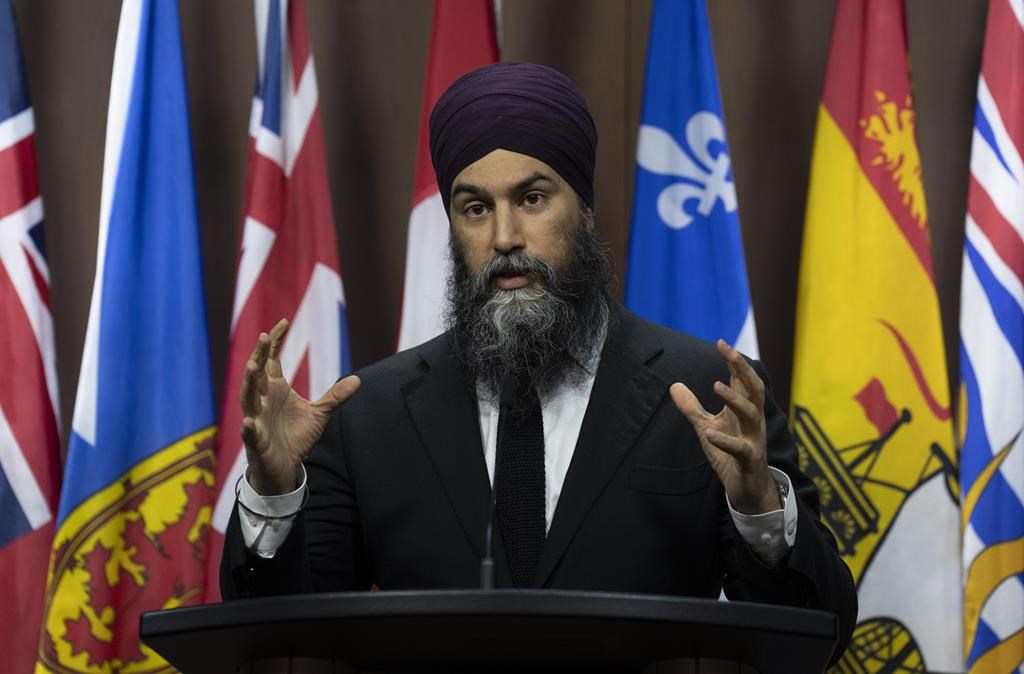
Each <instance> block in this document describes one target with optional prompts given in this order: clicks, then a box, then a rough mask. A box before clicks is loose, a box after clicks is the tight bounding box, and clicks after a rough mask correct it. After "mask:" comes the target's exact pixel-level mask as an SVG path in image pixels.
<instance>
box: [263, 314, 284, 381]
mask: <svg viewBox="0 0 1024 674" xmlns="http://www.w3.org/2000/svg"><path fill="white" fill-rule="evenodd" d="M287 334H288V319H287V318H282V319H281V320H279V321H278V322H277V325H275V326H274V327H273V328H272V329H271V330H270V335H269V336H268V339H269V341H270V349H269V353H268V357H267V374H269V375H270V376H271V377H281V376H283V375H282V373H281V344H282V343H283V342H284V337H285V335H287Z"/></svg>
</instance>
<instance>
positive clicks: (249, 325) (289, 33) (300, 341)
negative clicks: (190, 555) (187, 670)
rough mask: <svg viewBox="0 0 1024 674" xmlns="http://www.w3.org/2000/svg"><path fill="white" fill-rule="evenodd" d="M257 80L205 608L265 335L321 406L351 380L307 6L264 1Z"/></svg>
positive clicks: (259, 11) (300, 388) (259, 2)
mask: <svg viewBox="0 0 1024 674" xmlns="http://www.w3.org/2000/svg"><path fill="white" fill-rule="evenodd" d="M255 6H256V42H257V46H258V48H259V79H258V82H257V91H256V95H255V97H254V98H253V103H252V113H251V115H250V118H249V133H250V136H251V139H250V143H249V166H248V169H247V174H246V182H245V197H244V198H245V215H244V217H243V223H242V237H241V247H240V251H239V256H238V271H237V280H236V282H235V302H234V308H233V310H232V315H231V346H230V352H229V355H228V368H227V375H226V379H225V382H224V388H225V393H224V402H223V409H222V412H221V417H220V419H221V422H220V428H221V429H222V433H223V434H222V436H221V442H220V449H219V456H218V467H217V489H218V490H219V491H218V496H217V503H216V506H215V509H214V513H213V529H214V532H213V537H212V540H211V547H210V550H211V554H210V560H211V564H210V568H209V573H208V575H207V594H206V598H207V600H208V601H215V600H216V599H217V598H218V597H220V591H219V574H218V568H217V567H218V564H217V562H218V560H219V559H220V553H221V549H222V547H223V543H224V529H225V528H226V527H227V523H228V518H229V517H230V515H231V510H232V508H233V507H234V501H235V483H236V482H237V480H238V478H239V476H240V475H241V474H242V471H243V470H244V468H245V465H246V464H245V452H244V451H243V448H242V441H241V439H240V437H239V434H238V430H239V429H240V428H241V424H242V412H241V409H240V408H239V405H238V396H239V388H240V386H241V382H242V373H243V370H244V368H245V363H246V361H247V360H248V358H249V354H250V353H252V349H253V346H254V345H255V344H256V339H257V337H258V336H259V333H260V332H261V331H267V330H269V329H270V328H271V327H272V326H273V325H274V324H275V323H276V322H277V321H278V320H279V319H281V318H287V319H288V320H289V322H290V323H291V329H290V330H289V332H288V336H287V338H286V339H285V341H284V344H283V346H282V349H281V366H282V369H283V371H284V376H285V377H286V378H287V379H288V381H289V382H291V385H292V387H293V388H294V389H295V390H296V391H297V392H298V393H299V394H301V395H303V396H305V397H307V398H312V399H314V400H315V399H316V398H318V397H320V396H321V395H322V394H323V393H324V392H325V391H326V390H327V389H328V388H330V386H331V385H332V384H333V383H334V382H335V381H336V380H337V379H338V377H339V376H341V375H342V373H344V372H348V371H349V370H350V369H351V366H350V358H349V342H348V329H347V323H346V319H345V293H344V289H343V286H342V282H341V272H340V267H339V264H338V245H337V241H336V239H335V233H334V215H333V213H332V210H331V196H330V192H329V190H328V181H327V162H326V159H325V156H324V139H323V127H322V125H321V121H320V106H319V95H318V93H317V81H316V69H315V68H314V66H313V53H312V51H311V49H310V42H309V32H308V29H307V26H306V12H305V8H304V6H303V1H302V0H291V1H290V2H289V0H255Z"/></svg>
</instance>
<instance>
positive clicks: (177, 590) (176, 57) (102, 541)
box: [36, 0, 216, 674]
mask: <svg viewBox="0 0 1024 674" xmlns="http://www.w3.org/2000/svg"><path fill="white" fill-rule="evenodd" d="M202 269H203V268H202V261H201V259H200V246H199V225H198V217H197V213H196V199H195V187H194V179H193V171H192V144H191V138H190V132H189V108H188V100H187V97H186V84H185V70H184V62H183V60H182V51H181V34H180V29H179V26H178V4H177V3H176V2H173V1H169V0H125V1H124V2H123V3H122V5H121V18H120V23H119V25H118V30H117V43H116V45H115V48H114V64H113V71H112V76H111V84H110V102H109V108H108V112H107V135H106V141H105V150H104V158H103V175H102V192H101V196H100V223H99V237H98V244H97V253H96V278H95V282H94V285H93V292H92V302H91V305H90V308H89V322H88V325H87V327H86V336H85V347H84V349H83V353H82V368H81V373H80V375H79V379H78V393H77V396H76V398H75V412H74V416H73V419H72V424H71V431H72V432H71V438H70V443H69V446H68V454H67V464H66V473H65V474H66V476H67V479H65V480H64V484H63V487H62V490H61V497H60V509H59V511H58V514H57V532H56V535H55V537H54V539H53V552H52V554H51V557H50V567H49V578H48V586H47V595H46V605H45V614H44V623H43V629H42V634H41V637H40V640H39V661H38V664H37V666H36V671H37V672H60V673H61V674H68V673H71V672H76V673H77V672H81V673H90V674H91V673H99V672H115V671H116V672H156V671H167V669H166V668H167V664H166V663H165V662H164V661H163V660H162V659H161V658H160V657H159V656H158V655H157V654H156V653H154V652H153V651H152V650H150V649H149V648H148V647H146V646H144V645H142V644H141V643H140V642H139V635H138V630H139V616H140V615H141V614H142V613H143V612H144V611H151V610H155V609H162V608H172V607H178V606H186V605H191V604H199V603H201V602H202V598H203V584H204V581H205V575H206V559H207V542H208V539H209V531H210V528H209V519H210V512H211V510H212V501H213V479H214V453H213V441H214V434H215V431H216V428H215V426H214V411H213V394H212V391H211V387H210V363H209V353H208V344H207V332H206V308H205V301H204V295H203V275H202Z"/></svg>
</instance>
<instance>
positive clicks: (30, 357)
mask: <svg viewBox="0 0 1024 674" xmlns="http://www.w3.org/2000/svg"><path fill="white" fill-rule="evenodd" d="M34 134H35V121H34V119H33V116H32V106H31V104H30V103H29V98H28V88H27V87H26V85H25V74H24V69H23V67H22V62H21V49H20V46H19V43H18V31H17V27H16V26H15V23H14V12H13V10H12V8H11V3H10V2H9V1H8V0H0V369H2V371H3V375H2V377H0V381H2V382H3V383H2V385H0V513H2V516H0V596H3V597H4V606H3V608H2V609H0V634H2V635H3V641H4V643H5V646H4V653H3V662H4V666H5V668H8V671H12V672H29V671H32V666H33V664H34V663H35V661H36V653H37V652H38V641H39V624H40V619H41V617H42V611H43V595H44V591H45V587H46V561H47V559H48V558H49V554H50V542H51V541H52V540H53V522H54V518H55V516H56V513H57V499H58V496H59V493H60V492H59V490H60V440H59V438H58V435H57V425H58V417H59V413H58V409H59V407H58V405H59V402H58V399H57V371H56V361H55V357H54V355H55V354H54V347H53V319H52V317H51V315H50V271H49V267H48V266H47V264H46V246H45V242H44V240H43V199H42V196H40V192H39V180H38V178H37V176H36V146H35V135H34Z"/></svg>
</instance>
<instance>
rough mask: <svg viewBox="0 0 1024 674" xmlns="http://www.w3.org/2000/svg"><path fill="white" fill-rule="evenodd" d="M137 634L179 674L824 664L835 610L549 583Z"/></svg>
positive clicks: (347, 597)
mask: <svg viewBox="0 0 1024 674" xmlns="http://www.w3.org/2000/svg"><path fill="white" fill-rule="evenodd" d="M140 633H141V636H142V640H143V642H145V643H146V644H147V645H148V646H149V647H150V648H152V649H154V650H155V651H156V652H158V653H159V654H160V655H162V656H163V657H164V658H166V659H167V661H168V662H170V663H171V664H172V665H173V666H175V667H176V668H178V669H179V670H180V671H182V672H184V674H202V673H205V672H210V673H213V672H216V673H217V674H225V673H228V672H243V673H245V674H270V673H278V672H280V673H282V674H284V673H290V672H295V673H310V674H319V673H324V674H327V673H331V674H341V673H346V674H347V673H350V672H351V673H355V672H395V673H397V672H402V673H412V672H567V671H586V672H635V673H636V674H712V673H713V674H719V673H726V672H728V673H729V674H740V673H743V674H747V673H755V672H760V673H761V674H802V673H805V672H806V673H811V672H822V671H824V669H825V667H826V665H827V663H828V661H829V658H830V657H831V655H832V652H833V649H834V648H835V645H836V640H837V620H836V618H835V616H833V615H832V614H830V613H825V612H822V611H811V610H807V609H796V608H788V607H778V606H768V605H765V604H750V603H745V602H719V601H715V600H708V599H689V598H681V597H664V596H652V595H633V594H614V593H598V592H567V591H544V590H491V591H480V590H473V591H430V592H374V593H337V594H315V595H293V596H286V597H274V598H266V599H248V600H241V601H233V602H226V603H223V604H213V605H208V606H199V607H195V608H183V609H175V610H170V611H154V612H151V613H146V614H144V615H143V616H142V620H141V627H140Z"/></svg>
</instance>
